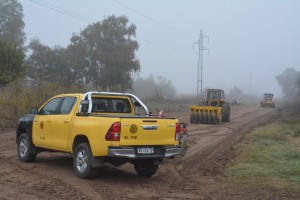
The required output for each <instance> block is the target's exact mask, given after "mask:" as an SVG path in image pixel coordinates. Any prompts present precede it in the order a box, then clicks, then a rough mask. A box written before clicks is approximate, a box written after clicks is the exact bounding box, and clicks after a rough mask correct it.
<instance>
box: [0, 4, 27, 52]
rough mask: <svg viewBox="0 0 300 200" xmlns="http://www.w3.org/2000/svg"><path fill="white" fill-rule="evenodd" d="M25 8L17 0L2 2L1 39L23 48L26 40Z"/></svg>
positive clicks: (0, 13) (0, 10) (0, 15)
mask: <svg viewBox="0 0 300 200" xmlns="http://www.w3.org/2000/svg"><path fill="white" fill-rule="evenodd" d="M24 26H25V24H24V22H23V7H22V5H21V4H20V3H19V2H17V1H16V0H1V1H0V38H2V39H5V40H8V41H10V42H12V43H14V44H15V45H16V46H18V47H23V45H24V41H25V39H26V36H25V33H24V32H23V28H24Z"/></svg>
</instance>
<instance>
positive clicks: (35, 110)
mask: <svg viewBox="0 0 300 200" xmlns="http://www.w3.org/2000/svg"><path fill="white" fill-rule="evenodd" d="M29 113H30V114H34V115H35V114H37V113H38V109H37V108H33V109H31V110H30V111H29Z"/></svg>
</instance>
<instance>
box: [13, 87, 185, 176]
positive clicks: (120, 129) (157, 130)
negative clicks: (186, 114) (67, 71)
mask: <svg viewBox="0 0 300 200" xmlns="http://www.w3.org/2000/svg"><path fill="white" fill-rule="evenodd" d="M180 130H181V129H180V124H179V122H178V120H177V119H175V118H166V117H160V116H151V115H150V114H149V111H148V108H147V107H146V106H145V105H144V104H143V103H142V101H141V100H140V99H139V98H138V97H136V96H135V95H133V94H129V93H111V92H87V93H85V94H61V95H57V96H54V97H52V98H51V99H49V100H48V101H47V102H46V103H45V104H44V105H42V106H41V107H40V108H39V109H33V110H31V112H30V114H28V115H26V116H24V117H22V118H21V119H20V120H19V122H18V125H17V131H16V142H17V145H18V156H19V159H20V160H21V161H23V162H31V161H34V160H35V159H36V156H37V154H38V153H39V152H42V151H59V152H66V153H70V154H72V155H73V166H74V173H75V175H76V176H78V177H80V178H92V177H93V176H94V172H95V170H96V169H97V168H100V167H102V166H103V165H104V163H110V164H112V165H114V166H121V165H122V164H124V163H126V162H130V163H132V164H133V165H134V168H135V171H136V172H137V174H138V175H140V176H145V177H150V176H152V175H154V174H155V173H156V171H157V169H158V166H159V164H160V163H161V161H162V160H163V159H165V158H173V157H175V156H176V155H179V154H181V148H180V142H179V140H180V134H181V133H180Z"/></svg>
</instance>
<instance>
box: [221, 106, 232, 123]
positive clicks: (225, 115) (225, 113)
mask: <svg viewBox="0 0 300 200" xmlns="http://www.w3.org/2000/svg"><path fill="white" fill-rule="evenodd" d="M221 113H222V122H229V121H230V104H229V103H228V102H225V103H224V104H223V106H222V110H221Z"/></svg>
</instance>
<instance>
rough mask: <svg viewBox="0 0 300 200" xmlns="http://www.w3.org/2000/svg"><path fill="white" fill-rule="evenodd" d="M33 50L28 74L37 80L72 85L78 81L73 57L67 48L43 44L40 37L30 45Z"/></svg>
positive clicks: (28, 61) (28, 62)
mask: <svg viewBox="0 0 300 200" xmlns="http://www.w3.org/2000/svg"><path fill="white" fill-rule="evenodd" d="M28 48H29V49H30V51H31V54H30V56H29V58H28V59H27V64H28V66H29V70H28V75H29V76H30V77H31V78H33V79H35V80H37V81H40V80H45V81H48V82H59V83H61V84H62V85H71V84H74V83H76V82H77V80H76V71H75V70H74V68H72V66H71V64H70V62H71V57H70V53H69V51H68V50H67V49H65V48H62V47H59V46H55V47H54V48H53V49H51V48H50V47H48V46H47V45H44V44H41V42H40V41H39V40H38V39H35V40H32V41H31V42H30V44H29V45H28Z"/></svg>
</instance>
